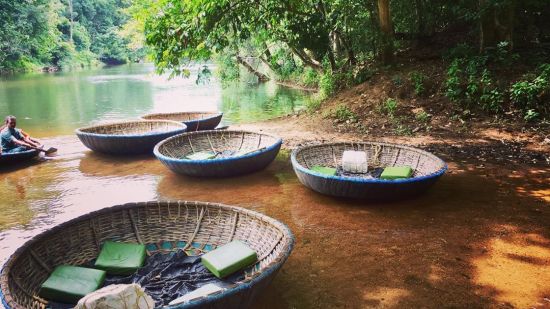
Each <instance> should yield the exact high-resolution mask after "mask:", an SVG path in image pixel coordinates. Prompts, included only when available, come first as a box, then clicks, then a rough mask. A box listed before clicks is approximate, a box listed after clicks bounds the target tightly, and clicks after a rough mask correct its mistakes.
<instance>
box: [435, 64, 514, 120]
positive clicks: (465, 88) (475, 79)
mask: <svg viewBox="0 0 550 309" xmlns="http://www.w3.org/2000/svg"><path fill="white" fill-rule="evenodd" d="M488 61H489V56H488V55H478V56H472V57H469V58H456V59H453V61H452V62H451V64H450V65H449V68H448V69H447V80H446V82H445V86H446V91H445V95H446V96H447V97H448V98H449V99H450V100H451V101H453V102H455V103H458V104H460V105H462V106H463V107H465V108H471V107H473V106H475V105H477V106H478V107H480V108H481V109H484V110H487V111H492V112H499V111H501V110H502V104H503V101H504V93H503V91H501V90H500V89H499V88H498V87H497V85H496V83H495V82H494V81H493V79H492V77H491V73H490V72H489V70H488V69H487V62H488Z"/></svg>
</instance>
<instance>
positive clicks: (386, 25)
mask: <svg viewBox="0 0 550 309" xmlns="http://www.w3.org/2000/svg"><path fill="white" fill-rule="evenodd" d="M378 19H379V21H380V31H381V32H382V39H381V49H382V50H381V54H380V56H381V58H382V61H383V62H384V64H390V63H392V62H393V23H392V20H391V14H390V1H389V0H378Z"/></svg>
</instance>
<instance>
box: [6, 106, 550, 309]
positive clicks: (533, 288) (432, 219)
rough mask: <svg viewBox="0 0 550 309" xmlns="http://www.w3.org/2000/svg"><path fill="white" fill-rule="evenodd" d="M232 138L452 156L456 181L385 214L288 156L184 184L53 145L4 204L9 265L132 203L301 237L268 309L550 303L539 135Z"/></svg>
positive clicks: (310, 133) (147, 168) (157, 170)
mask: <svg viewBox="0 0 550 309" xmlns="http://www.w3.org/2000/svg"><path fill="white" fill-rule="evenodd" d="M231 128H238V129H251V130H258V131H259V130H263V131H266V132H271V133H274V134H277V135H279V136H281V137H283V138H284V139H285V144H284V147H285V149H286V150H290V149H293V148H295V147H297V146H298V145H300V144H303V143H308V142H314V141H317V142H320V141H335V140H363V139H370V140H373V139H376V140H385V141H389V142H398V143H408V144H413V145H417V146H421V147H423V148H427V149H430V150H432V151H433V152H434V153H435V154H437V155H440V156H442V157H444V158H445V160H446V161H447V163H448V164H449V171H448V172H447V174H446V175H445V176H444V177H442V179H441V180H440V181H439V182H438V183H437V184H436V185H435V186H434V187H433V188H432V189H431V190H429V191H428V192H427V193H426V194H424V195H422V196H420V197H418V198H415V199H411V200H406V201H400V202H395V203H391V204H378V203H374V204H373V203H365V202H363V201H352V200H345V199H337V198H331V197H327V196H323V195H320V194H317V193H315V192H312V191H311V190H309V189H307V188H306V187H304V186H303V185H301V184H300V183H299V181H298V179H297V178H296V176H295V174H294V172H293V171H292V167H291V164H290V160H289V152H288V151H281V153H280V154H279V156H278V158H277V159H276V160H275V161H274V162H273V163H272V164H270V165H269V166H268V167H267V168H266V169H265V170H262V171H260V172H257V173H254V174H250V175H245V176H242V177H233V178H224V179H197V178H190V177H183V176H179V175H176V174H174V173H172V172H171V171H169V170H168V169H167V168H166V167H164V166H163V165H162V164H161V163H160V162H159V161H158V160H156V159H155V158H154V157H152V156H140V157H122V158H121V157H112V156H106V155H101V154H96V153H93V152H91V151H89V150H87V149H85V148H84V146H83V145H82V144H81V143H80V142H79V141H78V139H77V138H76V137H74V136H63V137H57V138H52V139H45V142H47V143H48V144H52V145H57V146H58V148H59V153H58V156H57V157H54V158H52V159H51V160H48V161H43V162H36V163H35V164H32V165H29V166H25V167H23V168H19V169H11V170H9V171H4V172H3V173H0V192H3V193H4V196H6V198H7V200H4V201H3V202H1V203H0V211H2V213H3V216H2V219H0V240H1V241H0V264H1V261H3V260H5V259H6V258H7V257H8V256H9V254H11V253H12V252H13V251H14V250H15V249H16V248H17V247H19V246H20V245H22V243H23V242H24V241H26V240H27V239H29V238H31V237H32V236H33V235H36V234H37V233H39V232H41V231H44V230H46V229H49V228H51V226H54V225H56V224H59V223H61V222H65V221H67V220H70V219H72V218H74V217H76V216H80V215H82V214H84V213H87V212H90V211H93V210H97V209H101V208H103V207H109V206H113V205H117V204H123V203H127V202H132V201H147V200H199V201H210V202H219V203H225V204H229V205H237V206H240V207H244V208H247V209H251V210H255V211H259V212H262V213H264V214H266V215H268V216H270V217H273V218H275V219H277V220H280V221H282V222H284V223H285V224H287V225H288V226H289V228H290V229H291V230H292V232H293V233H294V235H295V236H296V244H295V248H294V250H293V252H292V254H291V256H290V257H289V259H288V261H287V263H286V264H285V265H284V266H283V268H282V269H281V271H280V272H279V273H278V274H277V276H276V277H275V280H274V281H273V283H272V285H271V286H270V287H269V289H267V290H266V292H265V293H263V294H262V295H261V297H260V299H259V300H258V302H257V303H256V307H258V308H272V309H284V308H365V307H376V308H444V307H455V308H481V307H484V308H485V307H502V308H514V307H517V308H531V307H541V308H542V307H545V306H547V305H548V304H549V302H548V301H547V299H548V298H549V297H550V290H549V288H548V285H547V284H546V282H548V281H549V280H550V277H549V274H550V231H549V230H548V222H549V220H550V208H549V207H548V203H549V202H550V187H549V183H550V181H549V180H550V167H549V166H548V165H547V164H546V163H541V162H542V160H541V159H539V156H540V155H541V154H544V151H546V150H547V148H544V147H546V146H545V145H538V144H537V143H536V142H534V139H533V138H532V137H530V136H523V135H521V134H519V135H518V136H515V135H516V134H511V133H504V132H498V131H496V132H493V131H490V130H489V129H488V128H487V130H486V132H485V133H483V132H484V131H482V130H479V131H476V132H475V133H474V132H471V133H469V134H468V135H463V136H462V137H458V136H452V137H447V138H445V139H442V138H440V137H435V136H428V135H424V134H417V135H416V136H413V137H399V136H383V135H358V134H356V133H350V132H338V129H339V127H338V126H337V125H336V126H334V125H333V124H332V122H331V120H330V119H326V118H323V117H322V115H318V114H314V115H309V114H300V115H295V116H294V115H292V116H286V117H280V118H277V119H273V120H268V121H263V122H255V123H247V124H241V125H231ZM462 134H464V133H462ZM476 135H477V136H476ZM513 143H519V144H520V145H521V147H519V146H518V148H517V149H516V148H512V147H510V145H511V144H513ZM499 144H501V145H504V146H505V147H506V149H509V151H508V152H505V150H503V149H500V148H499V147H504V146H498V145H499ZM513 149H516V150H513ZM484 152H485V153H484ZM546 154H548V152H546ZM510 156H511V157H510ZM495 158H501V159H502V160H504V161H498V160H497V161H495ZM533 159H536V160H537V162H536V163H533V161H532V160H533Z"/></svg>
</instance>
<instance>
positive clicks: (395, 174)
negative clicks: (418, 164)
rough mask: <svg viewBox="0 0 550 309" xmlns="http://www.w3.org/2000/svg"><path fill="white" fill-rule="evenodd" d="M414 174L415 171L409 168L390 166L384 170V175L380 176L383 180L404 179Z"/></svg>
mask: <svg viewBox="0 0 550 309" xmlns="http://www.w3.org/2000/svg"><path fill="white" fill-rule="evenodd" d="M412 174H413V169H412V168H410V167H409V166H388V167H386V168H384V171H383V172H382V175H380V178H381V179H389V180H393V179H402V178H409V177H411V176H412Z"/></svg>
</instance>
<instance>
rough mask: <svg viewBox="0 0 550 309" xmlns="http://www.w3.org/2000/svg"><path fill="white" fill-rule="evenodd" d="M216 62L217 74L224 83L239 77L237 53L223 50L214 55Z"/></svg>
mask: <svg viewBox="0 0 550 309" xmlns="http://www.w3.org/2000/svg"><path fill="white" fill-rule="evenodd" d="M213 58H214V62H215V63H216V66H217V68H216V75H217V76H218V78H219V79H220V80H221V81H222V84H226V83H227V82H230V81H234V80H237V79H239V76H240V71H239V65H238V64H237V62H236V61H235V55H234V54H232V53H230V52H222V53H217V54H215V55H214V57H213Z"/></svg>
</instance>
